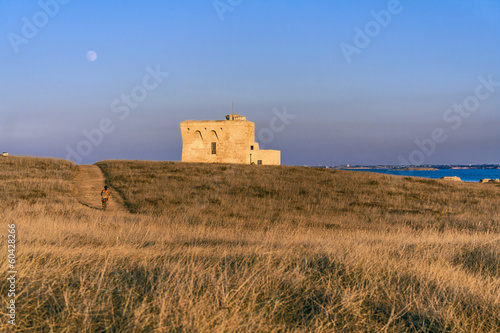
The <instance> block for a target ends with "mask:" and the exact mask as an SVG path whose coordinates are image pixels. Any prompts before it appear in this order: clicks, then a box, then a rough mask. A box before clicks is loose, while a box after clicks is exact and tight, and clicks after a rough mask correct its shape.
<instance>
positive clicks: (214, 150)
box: [212, 142, 217, 155]
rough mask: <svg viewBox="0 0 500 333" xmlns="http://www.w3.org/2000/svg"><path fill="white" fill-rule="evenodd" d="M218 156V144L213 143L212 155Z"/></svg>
mask: <svg viewBox="0 0 500 333" xmlns="http://www.w3.org/2000/svg"><path fill="white" fill-rule="evenodd" d="M215 154H217V142H212V155H215Z"/></svg>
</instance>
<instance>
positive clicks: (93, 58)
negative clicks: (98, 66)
mask: <svg viewBox="0 0 500 333" xmlns="http://www.w3.org/2000/svg"><path fill="white" fill-rule="evenodd" d="M96 59H97V53H95V51H89V52H87V60H88V61H90V62H93V61H96Z"/></svg>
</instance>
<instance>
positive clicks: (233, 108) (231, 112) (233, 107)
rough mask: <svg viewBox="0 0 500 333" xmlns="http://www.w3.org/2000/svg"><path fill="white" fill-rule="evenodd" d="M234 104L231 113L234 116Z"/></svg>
mask: <svg viewBox="0 0 500 333" xmlns="http://www.w3.org/2000/svg"><path fill="white" fill-rule="evenodd" d="M232 102H233V108H232V111H231V113H232V114H234V101H232Z"/></svg>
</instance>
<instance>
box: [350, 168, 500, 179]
mask: <svg viewBox="0 0 500 333" xmlns="http://www.w3.org/2000/svg"><path fill="white" fill-rule="evenodd" d="M346 170H352V171H364V172H378V173H384V174H389V175H397V176H406V177H423V178H433V179H439V178H442V177H451V176H457V177H460V179H461V180H462V181H465V182H479V181H480V180H481V179H486V178H487V179H500V169H438V170H397V169H378V168H377V169H346Z"/></svg>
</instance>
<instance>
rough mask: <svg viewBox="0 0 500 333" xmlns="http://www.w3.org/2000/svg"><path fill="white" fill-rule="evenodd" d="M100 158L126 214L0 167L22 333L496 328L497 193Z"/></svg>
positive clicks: (53, 171)
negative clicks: (11, 226) (94, 206)
mask: <svg viewBox="0 0 500 333" xmlns="http://www.w3.org/2000/svg"><path fill="white" fill-rule="evenodd" d="M38 165H47V167H46V168H45V170H42V169H39V168H38V167H37V166H38ZM98 165H99V166H100V167H101V168H102V169H103V171H104V172H105V175H106V177H107V179H108V182H109V183H110V184H111V185H112V186H113V187H114V188H115V189H117V190H118V191H119V192H120V193H121V195H123V197H124V199H125V201H126V203H127V206H128V208H129V210H130V211H131V212H132V213H130V214H127V213H122V214H116V215H113V214H107V213H102V212H99V211H96V210H91V209H88V208H86V207H84V206H81V205H79V204H78V203H77V202H76V201H75V200H74V199H73V198H72V197H71V192H70V190H69V182H70V179H71V176H72V175H74V173H75V166H74V165H72V164H70V163H67V162H63V161H54V160H51V161H47V160H39V159H29V158H14V159H10V161H9V160H3V159H0V177H1V178H0V179H1V182H2V187H1V188H0V198H2V202H4V203H3V204H2V205H3V206H2V207H3V210H2V220H3V223H4V224H5V225H6V224H7V223H13V222H15V223H16V224H17V225H18V231H17V233H18V237H19V242H18V249H19V250H18V254H19V262H18V268H19V271H20V281H19V285H18V287H19V291H20V293H19V295H18V303H19V304H22V305H21V306H20V307H19V308H18V321H17V323H18V326H17V329H18V331H40V332H47V331H57V332H59V331H61V332H64V331H66V332H74V331H84V332H96V331H97V332H98V331H115V332H124V331H131V332H142V331H158V332H162V331H216V332H217V331H219V332H223V331H226V332H232V331H303V332H306V331H341V332H379V331H389V332H404V331H409V332H444V331H449V332H473V331H475V332H497V331H499V330H500V297H499V296H498V295H500V259H499V258H500V256H499V254H500V246H499V239H498V237H500V235H499V232H498V231H499V230H498V228H499V227H498V214H499V209H498V207H497V205H496V203H497V202H498V198H499V195H500V191H499V188H498V187H496V186H495V185H491V184H455V183H446V182H441V181H430V180H422V179H414V178H411V179H410V178H409V179H405V178H400V177H392V176H386V175H377V174H363V173H354V172H332V171H328V170H319V169H310V168H298V167H257V166H235V165H196V164H182V163H168V162H164V163H163V162H157V163H153V162H127V161H105V162H102V163H99V164H98ZM30 170H31V171H30ZM10 177H12V178H10ZM14 179H17V181H15V182H14V181H13V180H14ZM11 180H12V181H11ZM52 180H54V181H52ZM46 181H47V183H46V184H47V185H46V187H45V185H44V184H45V182H46ZM21 183H22V188H23V190H22V191H20V190H19V187H20V186H19V185H20V184H21ZM39 192H43V193H45V194H46V195H45V196H43V195H34V194H33V195H31V196H30V193H39ZM6 198H8V202H7V203H5V200H7V199H6ZM5 238H6V237H5ZM3 242H4V237H2V244H4V243H3ZM3 248H5V246H3ZM2 268H3V269H4V271H5V270H6V263H5V262H4V261H2ZM6 288H7V284H6V282H5V281H3V282H1V283H0V298H1V301H2V303H5V301H6ZM0 327H1V329H5V330H6V329H8V328H9V326H8V325H7V324H6V321H5V320H4V321H2V326H0Z"/></svg>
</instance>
